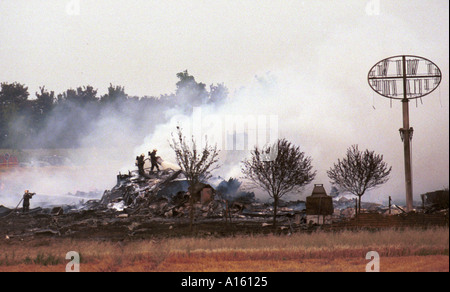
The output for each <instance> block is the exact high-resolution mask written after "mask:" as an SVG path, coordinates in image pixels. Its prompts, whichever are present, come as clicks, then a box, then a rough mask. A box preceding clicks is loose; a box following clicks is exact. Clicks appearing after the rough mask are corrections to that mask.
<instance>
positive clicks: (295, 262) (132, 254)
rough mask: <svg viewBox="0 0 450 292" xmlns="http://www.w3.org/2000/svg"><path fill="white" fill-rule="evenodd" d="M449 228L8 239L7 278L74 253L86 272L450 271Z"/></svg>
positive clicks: (1, 247)
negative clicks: (373, 256)
mask: <svg viewBox="0 0 450 292" xmlns="http://www.w3.org/2000/svg"><path fill="white" fill-rule="evenodd" d="M448 249H449V229H448V228H435V229H427V230H416V229H408V230H382V231H377V232H369V231H360V232H350V231H343V232H339V233H328V232H317V233H313V234H295V235H292V236H272V235H269V236H263V235H259V236H245V237H244V236H241V237H234V238H231V237H230V238H213V237H211V238H175V239H165V240H159V241H155V240H146V241H130V242H95V241H88V240H81V241H80V240H77V241H72V240H67V239H61V240H58V239H33V240H31V241H28V242H18V241H13V240H5V239H2V241H1V243H0V272H11V271H42V272H45V271H54V272H64V271H65V268H66V264H67V263H68V261H67V260H66V259H65V255H66V253H67V252H69V251H76V252H78V253H79V254H80V257H81V264H80V269H81V271H82V272H121V271H128V272H364V271H365V269H366V265H367V263H368V262H369V261H368V260H366V258H365V256H366V253H367V252H369V251H377V252H378V253H379V254H380V270H381V272H448V271H449V255H448Z"/></svg>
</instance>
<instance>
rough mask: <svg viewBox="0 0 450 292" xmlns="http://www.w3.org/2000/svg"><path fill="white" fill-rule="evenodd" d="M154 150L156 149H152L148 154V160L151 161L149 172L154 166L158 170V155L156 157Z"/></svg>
mask: <svg viewBox="0 0 450 292" xmlns="http://www.w3.org/2000/svg"><path fill="white" fill-rule="evenodd" d="M156 152H158V150H156V149H154V150H153V152H149V153H148V156H150V162H151V163H152V169H151V172H153V169H154V168H155V167H156V169H157V170H158V172H159V166H158V157H156Z"/></svg>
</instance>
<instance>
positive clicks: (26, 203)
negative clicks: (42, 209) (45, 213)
mask: <svg viewBox="0 0 450 292" xmlns="http://www.w3.org/2000/svg"><path fill="white" fill-rule="evenodd" d="M34 195H36V194H35V193H30V191H28V190H26V191H25V194H24V195H23V213H26V212H29V211H30V200H31V199H32V198H33V196H34Z"/></svg>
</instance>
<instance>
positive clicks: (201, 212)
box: [100, 169, 225, 218]
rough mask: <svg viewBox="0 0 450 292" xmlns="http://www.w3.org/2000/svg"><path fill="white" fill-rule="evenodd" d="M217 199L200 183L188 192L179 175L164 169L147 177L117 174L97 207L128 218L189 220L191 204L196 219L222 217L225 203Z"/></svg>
mask: <svg viewBox="0 0 450 292" xmlns="http://www.w3.org/2000/svg"><path fill="white" fill-rule="evenodd" d="M190 193H192V194H193V198H194V201H193V202H191V201H190ZM216 198H217V197H216V193H215V190H214V189H213V188H212V187H211V186H210V185H207V184H203V183H199V184H198V185H197V186H195V188H194V189H188V184H187V181H186V179H184V178H183V176H182V174H181V171H174V170H171V169H166V170H162V171H160V172H158V173H157V174H150V175H146V176H140V175H137V174H135V173H132V172H130V173H129V174H127V175H122V174H119V175H118V176H117V185H116V186H115V187H114V188H113V189H111V190H110V191H106V192H105V193H104V195H103V197H102V199H101V200H100V204H101V205H102V206H105V207H107V208H108V209H113V210H116V211H118V212H123V213H124V214H128V215H146V216H148V217H162V218H180V217H189V216H190V204H194V210H195V214H194V215H195V216H199V217H203V218H218V217H223V216H224V210H225V209H224V202H223V201H221V200H220V199H216Z"/></svg>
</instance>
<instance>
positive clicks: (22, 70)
mask: <svg viewBox="0 0 450 292" xmlns="http://www.w3.org/2000/svg"><path fill="white" fill-rule="evenodd" d="M69 2H71V1H61V0H58V1H45V2H44V1H30V0H27V1H24V0H14V1H12V0H6V1H2V2H1V3H0V13H1V18H0V39H2V42H1V43H0V67H1V68H2V70H1V71H0V82H14V81H18V82H21V83H25V84H26V85H27V86H29V88H30V93H34V92H35V91H37V90H38V87H39V86H42V85H46V88H48V89H49V90H55V91H56V92H57V93H59V92H63V91H64V90H66V89H67V88H75V87H77V86H80V85H83V84H90V85H92V86H94V87H95V88H99V91H100V93H102V94H103V92H101V91H102V90H104V89H106V88H107V86H108V85H109V84H110V83H111V82H112V83H113V84H117V85H122V86H125V88H126V91H127V93H128V94H129V95H131V96H133V95H138V96H148V95H152V96H159V95H160V94H166V93H167V94H171V93H173V92H174V91H175V83H176V81H177V80H176V76H175V75H176V73H177V72H180V71H181V70H185V69H188V70H189V73H190V74H192V75H193V76H195V78H196V81H197V82H203V83H205V84H208V85H209V84H212V83H221V82H223V83H224V84H225V86H227V87H228V89H229V91H230V94H229V96H228V98H227V102H225V103H223V104H215V103H209V104H197V105H196V106H197V110H201V116H202V117H203V118H206V117H209V118H211V117H212V118H213V120H214V121H225V120H226V118H227V117H230V116H231V117H234V119H233V120H234V122H235V123H236V124H237V126H239V125H240V126H242V125H241V124H240V123H239V122H238V121H239V117H243V118H244V119H245V118H248V117H249V116H251V117H258V116H263V117H270V116H277V117H278V120H277V122H278V123H277V124H278V126H277V128H278V130H279V131H278V133H277V134H278V137H280V138H286V139H288V140H289V141H291V142H293V143H294V144H296V145H299V146H300V147H301V149H302V151H304V152H305V153H306V154H307V155H308V156H311V157H312V160H313V161H312V164H313V167H314V170H317V176H316V180H315V181H314V182H313V183H323V184H325V186H326V188H327V191H328V190H329V189H330V184H329V179H328V178H327V176H326V171H327V170H328V169H329V168H330V167H331V166H332V164H333V163H334V162H336V160H337V159H338V158H342V157H343V156H344V155H345V152H346V149H347V148H348V147H349V146H351V145H352V144H359V147H360V149H366V148H368V149H370V150H374V151H375V152H377V153H379V154H383V155H384V158H385V161H386V162H387V163H388V164H389V165H391V166H392V167H393V170H392V174H391V179H390V181H389V182H388V183H387V184H385V185H383V186H381V187H380V188H378V189H376V190H374V191H372V192H370V193H369V194H367V195H365V196H364V197H363V200H364V201H377V202H380V201H386V200H387V196H389V195H390V196H393V198H394V199H397V200H404V188H405V187H404V170H403V146H402V142H401V140H400V136H399V133H398V129H399V128H400V127H401V126H402V116H401V103H400V102H396V101H394V102H393V103H392V108H391V106H390V102H389V100H387V99H385V98H383V97H381V96H378V95H376V94H375V93H374V92H373V91H372V90H371V89H370V87H369V86H368V84H367V74H368V71H369V69H370V68H371V67H372V66H373V65H374V64H375V63H377V62H378V61H380V60H381V59H384V58H386V57H389V56H394V55H400V54H411V55H418V56H423V57H425V58H429V59H430V60H431V61H433V62H434V63H436V64H437V65H438V66H439V67H440V69H441V71H442V73H443V81H442V84H441V86H440V88H439V89H438V90H437V91H435V92H434V93H433V94H431V95H429V96H427V97H425V98H424V99H423V104H422V103H421V102H420V101H419V103H418V106H417V107H416V104H415V103H414V102H412V103H411V104H410V120H411V126H412V127H414V139H413V154H412V155H413V176H414V199H415V200H416V201H417V200H419V195H420V194H422V193H424V192H428V191H433V190H437V189H442V188H443V187H448V185H449V126H448V125H449V95H448V92H449V79H448V76H449V60H448V56H449V36H448V35H449V31H448V24H449V21H448V19H449V17H448V11H449V3H448V1H441V0H435V1H418V0H417V1H411V0H408V1H406V0H401V1H387V0H384V1H383V0H380V1H376V0H370V1H361V0H345V1H326V0H320V1H294V0H290V1H268V0H267V1H266V0H263V1H160V2H155V1H138V0H136V1H131V2H129V1H127V2H126V3H125V2H123V1H111V0H108V1H106V0H95V1H94V0H84V1H79V4H80V6H79V7H80V10H79V13H73V14H71V13H68V12H70V11H68V10H67V4H68V3H69ZM186 12H188V13H186ZM175 104H177V106H166V107H162V108H161V109H159V110H157V111H155V112H148V113H145V114H143V113H142V111H141V109H140V108H139V107H137V108H135V107H130V108H125V109H123V108H122V109H120V110H118V109H115V108H113V107H111V108H109V109H106V110H103V111H102V112H101V115H100V116H99V117H98V118H96V119H95V123H93V124H91V125H90V127H89V129H88V130H87V131H86V132H84V133H81V134H80V136H79V138H80V140H79V142H80V146H81V147H82V148H83V149H84V150H85V151H74V152H73V155H71V156H70V157H69V158H70V159H71V160H72V161H73V162H75V164H76V165H78V166H80V165H82V167H79V168H78V169H76V168H75V170H74V169H70V168H69V169H67V170H66V171H62V172H58V173H53V172H46V173H42V172H41V171H39V170H36V171H35V170H33V171H29V172H26V173H21V174H20V175H16V174H9V175H6V177H5V175H4V174H3V173H2V174H0V175H2V179H8V180H12V181H14V182H15V186H16V187H15V188H14V190H13V193H14V194H20V193H22V192H23V191H24V190H25V189H30V190H32V191H33V192H38V193H42V194H47V195H52V196H53V195H64V194H66V193H67V192H75V191H77V190H80V191H89V190H93V189H98V190H104V189H109V188H111V187H112V186H113V185H114V183H115V178H116V177H115V176H116V175H117V174H118V172H119V171H122V172H125V171H128V170H129V169H134V168H135V166H134V158H135V156H136V155H140V154H141V153H145V154H147V152H148V151H149V150H152V149H154V148H157V149H158V150H159V155H160V156H161V157H162V158H163V159H164V160H166V161H167V162H174V161H175V159H174V154H173V151H172V149H171V148H170V147H169V141H170V139H171V133H172V132H175V130H176V126H178V125H180V126H182V127H183V128H184V129H185V130H186V132H187V135H188V133H189V131H191V130H192V127H195V126H198V124H196V123H197V122H198V121H194V122H193V123H192V118H193V117H196V116H195V115H194V116H192V115H191V113H192V111H193V110H194V108H193V106H192V105H190V104H186V103H183V102H180V100H177V101H176V102H175ZM197 113H198V112H197ZM180 117H184V122H181V123H180ZM80 118H82V117H80ZM136 119H139V122H138V124H139V125H141V126H139V127H136ZM63 121H64V119H62V117H60V116H56V117H54V119H51V120H50V122H49V123H50V124H49V127H48V131H47V132H43V133H41V134H42V135H41V136H40V139H43V140H48V139H51V137H52V136H53V135H54V133H55V132H56V131H57V129H58V126H61V128H63V127H62V123H64V122H63ZM210 121H211V119H209V121H204V122H203V123H202V127H204V131H205V133H208V134H209V137H210V138H211V139H212V137H211V133H213V134H215V135H217V136H221V137H222V138H225V139H228V138H229V135H228V134H229V133H227V132H226V131H224V129H228V130H229V129H230V125H229V124H228V125H226V123H223V124H220V123H217V124H216V123H211V122H210ZM144 125H145V126H144ZM238 132H239V131H238ZM219 142H220V139H219ZM222 142H224V143H225V140H223V139H222ZM238 142H239V141H238ZM244 155H245V152H243V151H226V150H225V151H222V153H221V161H220V163H221V164H222V168H221V169H220V170H219V171H218V172H217V173H215V174H216V175H220V176H222V177H224V178H225V179H228V178H229V177H230V176H233V177H239V176H241V174H240V165H239V164H238V163H237V162H238V161H240V160H241V159H242V158H243V156H244ZM11 176H13V178H11ZM311 187H312V186H308V187H307V188H305V191H304V192H303V194H301V196H293V195H292V196H289V199H304V198H305V196H306V195H308V194H309V193H310V189H311ZM0 195H1V196H0V204H9V205H14V204H15V201H18V200H16V198H14V200H12V201H11V202H9V201H8V200H6V199H5V196H7V195H8V196H10V195H11V194H10V193H8V194H6V193H0ZM5 200H6V202H7V203H5Z"/></svg>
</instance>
